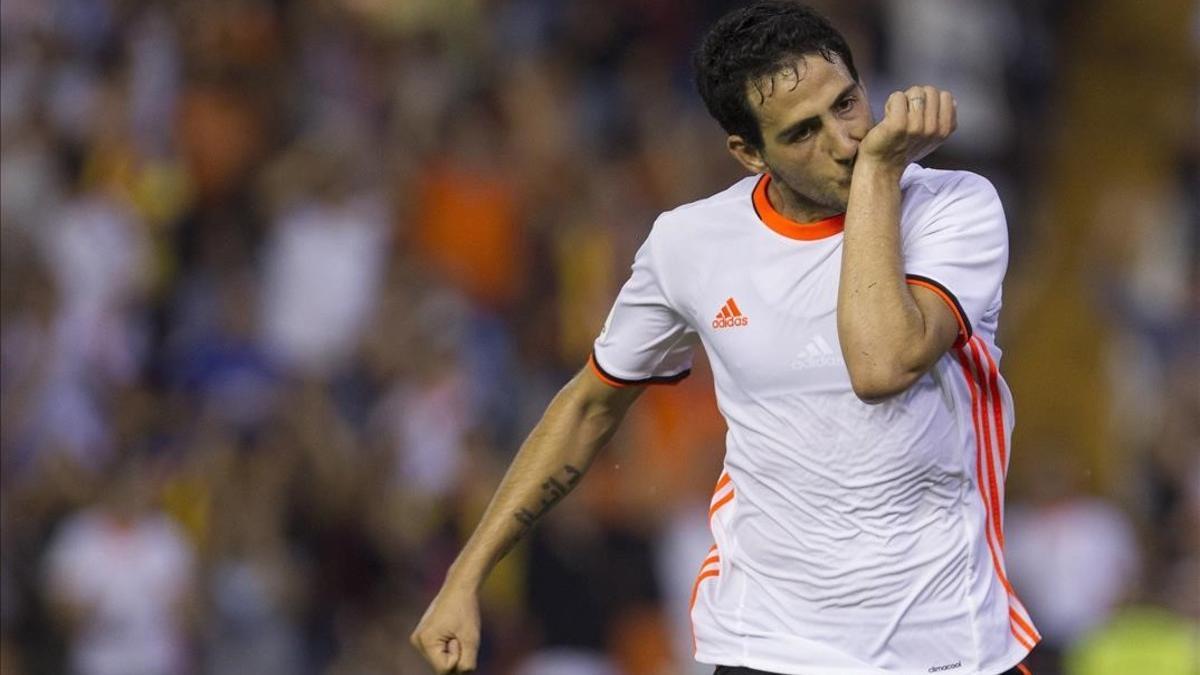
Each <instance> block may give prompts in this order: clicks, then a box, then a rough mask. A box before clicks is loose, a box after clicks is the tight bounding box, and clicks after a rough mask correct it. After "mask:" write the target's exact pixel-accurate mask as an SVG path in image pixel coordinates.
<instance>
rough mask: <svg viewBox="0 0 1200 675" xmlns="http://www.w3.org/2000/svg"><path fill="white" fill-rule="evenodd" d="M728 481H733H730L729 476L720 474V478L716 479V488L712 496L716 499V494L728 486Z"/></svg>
mask: <svg viewBox="0 0 1200 675" xmlns="http://www.w3.org/2000/svg"><path fill="white" fill-rule="evenodd" d="M730 480H733V479H731V478H730V477H729V474H727V473H722V474H721V477H720V478H719V479H717V487H716V488H714V489H713V496H714V497H716V496H717V493H718V492H720V491H721V488H723V487H725V486H726V485H729V481H730Z"/></svg>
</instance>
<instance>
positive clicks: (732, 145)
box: [725, 134, 767, 173]
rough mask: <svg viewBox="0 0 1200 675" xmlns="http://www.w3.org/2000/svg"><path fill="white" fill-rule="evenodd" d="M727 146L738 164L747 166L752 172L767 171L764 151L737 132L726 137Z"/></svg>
mask: <svg viewBox="0 0 1200 675" xmlns="http://www.w3.org/2000/svg"><path fill="white" fill-rule="evenodd" d="M725 147H726V148H728V149H729V154H731V155H733V158H734V159H736V160H737V161H738V164H741V165H742V166H744V167H746V170H747V171H749V172H750V173H766V172H767V163H766V162H765V161H764V160H763V156H762V151H761V150H759V149H758V148H756V147H754V146H753V145H752V144H751V143H750V142H749V141H747V140H746V139H744V138H742V137H741V136H738V135H736V134H735V135H732V136H729V137H728V138H726V139H725Z"/></svg>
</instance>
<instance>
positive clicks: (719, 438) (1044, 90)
mask: <svg viewBox="0 0 1200 675" xmlns="http://www.w3.org/2000/svg"><path fill="white" fill-rule="evenodd" d="M731 4H733V3H729V2H722V1H719V0H706V1H704V2H693V3H676V2H669V1H668V0H636V1H635V0H608V1H603V0H572V1H570V2H559V1H555V0H440V1H439V0H402V1H399V2H396V1H387V0H203V1H201V0H178V1H176V2H159V1H155V0H55V1H53V2H47V1H44V0H5V1H4V3H3V5H0V20H2V25H0V39H2V43H0V57H2V59H0V104H2V109H0V131H2V136H0V170H2V174H0V255H2V262H3V268H2V282H3V286H2V294H0V318H2V320H3V324H2V338H3V344H2V352H0V357H2V360H0V393H2V400H0V415H2V417H0V424H2V426H0V470H2V478H0V487H2V488H3V491H2V497H0V545H2V548H0V592H2V595H0V673H3V675H17V674H31V675H34V674H42V673H66V672H70V673H77V674H79V675H159V674H162V675H165V674H169V673H170V674H174V673H182V674H197V675H199V674H202V673H203V674H212V675H226V674H228V675H234V674H245V673H259V674H272V673H281V674H282V673H300V674H303V673H312V674H314V675H316V674H322V675H324V674H329V675H360V674H361V675H368V674H374V673H404V674H409V673H419V672H424V671H423V670H422V667H421V665H420V664H419V663H418V662H417V661H416V655H415V653H414V652H413V651H412V650H411V649H410V648H409V646H408V644H407V636H408V633H409V632H410V631H411V630H412V628H413V627H414V626H415V625H416V622H417V620H418V619H419V617H420V613H421V612H422V611H423V609H424V607H425V605H426V603H427V602H428V600H429V599H430V597H431V595H432V593H433V592H434V591H435V590H436V588H437V587H438V585H439V584H440V582H441V580H442V575H443V574H444V572H445V569H446V566H447V565H448V564H449V562H450V560H452V559H453V556H454V555H455V553H456V552H457V550H458V548H459V547H460V546H461V544H462V542H463V541H464V538H465V536H466V535H467V534H469V532H470V531H471V529H472V528H473V526H474V524H475V522H476V520H477V518H478V517H479V515H480V513H481V511H482V509H483V507H484V506H485V505H486V503H487V500H488V498H489V497H490V495H491V491H492V490H493V489H494V487H495V485H496V484H497V482H498V481H499V478H500V476H501V474H502V472H503V470H504V468H505V467H506V465H507V462H508V459H509V458H510V457H511V456H512V454H513V453H514V452H515V451H516V448H517V447H518V446H519V444H520V442H521V441H522V440H523V437H524V434H525V433H527V432H528V430H529V429H530V428H531V427H532V425H533V424H534V422H536V420H537V419H538V417H539V415H540V414H541V412H542V410H543V409H544V407H545V405H546V404H547V403H548V401H549V399H550V398H551V397H552V396H553V395H554V393H555V392H556V391H557V389H558V387H560V386H561V385H562V384H563V383H564V382H565V381H566V379H567V378H569V377H570V376H571V374H572V373H574V372H575V371H576V370H578V369H579V368H580V367H581V366H582V365H583V363H584V362H585V359H586V356H587V354H588V351H589V349H590V345H591V341H592V340H593V339H594V337H595V334H596V332H597V330H598V328H599V326H600V324H601V322H602V320H603V318H604V315H605V314H606V312H607V310H608V307H609V304H610V303H611V301H612V298H613V297H614V296H615V293H616V290H617V289H618V288H619V286H620V284H621V283H622V282H623V280H624V278H625V275H626V274H627V271H628V266H629V263H630V261H631V260H632V255H633V252H634V250H635V249H636V247H637V246H638V245H639V244H640V242H641V240H642V238H643V237H644V236H645V233H646V231H647V229H648V227H649V226H650V223H651V222H652V221H653V219H654V217H655V215H656V214H657V213H659V212H660V211H662V210H665V209H667V208H671V207H673V206H675V205H678V204H680V203H683V202H686V201H691V200H694V199H698V198H701V197H703V196H706V195H707V194H710V193H711V192H713V191H715V190H717V189H720V188H722V187H724V186H725V185H727V184H729V183H730V182H732V181H733V180H735V179H737V178H738V177H739V176H740V174H739V169H738V167H737V166H736V164H734V162H733V161H732V160H731V159H729V158H728V156H727V155H726V153H725V150H724V143H723V140H724V139H723V135H722V134H721V132H720V130H719V129H718V128H717V126H716V125H715V123H713V122H712V121H711V120H710V119H709V118H708V116H707V114H706V113H705V111H704V110H703V107H702V105H701V104H700V102H699V99H698V97H697V96H696V95H695V93H694V91H693V87H692V84H691V80H690V65H689V51H690V50H691V48H692V47H693V46H694V45H695V43H696V40H697V37H698V35H699V33H700V32H701V31H702V30H703V29H704V28H705V27H706V26H707V25H708V24H709V23H710V22H711V21H712V20H713V19H715V17H717V16H718V15H719V14H720V13H722V12H723V11H724V10H725V9H727V8H728V7H729V6H730V5H731ZM814 4H816V5H818V6H820V7H822V8H824V9H825V10H827V11H828V12H829V13H830V14H831V16H832V18H833V19H834V21H835V23H836V24H838V25H839V26H840V27H841V28H842V29H843V30H844V31H845V32H846V34H847V37H848V38H849V40H850V42H851V44H852V46H853V47H854V48H855V50H856V60H857V62H858V67H859V70H860V72H862V73H863V75H864V78H865V79H866V81H867V84H868V86H869V87H870V88H871V89H870V91H871V96H872V99H873V100H874V101H875V102H876V106H875V108H876V110H878V109H879V108H880V106H879V102H880V101H882V99H883V98H885V97H886V95H887V93H888V92H889V91H890V90H891V89H893V88H898V87H903V86H906V85H907V84H909V83H911V82H912V81H913V80H915V79H917V78H918V77H923V78H925V79H926V80H928V81H931V82H934V83H936V84H938V85H939V86H944V87H946V88H948V89H950V90H951V91H954V92H955V93H956V94H957V96H958V99H959V101H960V102H961V103H960V108H959V114H960V128H959V131H958V133H957V134H956V135H955V136H954V137H953V139H952V140H951V142H950V143H949V144H948V145H947V146H946V147H945V148H944V149H943V150H941V151H939V153H938V154H937V155H936V156H935V157H934V158H933V159H932V162H933V163H934V164H937V165H941V166H950V167H955V168H958V167H967V168H971V169H973V170H976V171H979V172H981V173H984V174H985V175H987V176H988V177H989V178H991V179H992V180H993V182H994V183H996V185H997V186H998V188H999V189H1000V191H1001V194H1002V195H1003V196H1004V199H1005V203H1006V206H1007V208H1008V211H1009V220H1010V225H1011V228H1012V232H1013V250H1014V258H1013V263H1012V270H1013V272H1012V273H1011V274H1010V280H1012V279H1014V277H1015V279H1016V281H1011V283H1013V284H1019V283H1020V278H1021V270H1022V262H1023V261H1025V260H1030V259H1032V258H1033V254H1032V253H1031V252H1030V251H1029V248H1030V246H1031V244H1030V243H1029V242H1031V241H1035V240H1036V238H1035V236H1034V235H1035V234H1036V233H1034V232H1031V231H1030V230H1031V229H1032V228H1033V226H1032V225H1031V224H1030V223H1036V222H1037V221H1036V219H1034V218H1028V217H1025V216H1027V215H1028V214H1029V213H1031V212H1032V211H1033V210H1034V208H1035V205H1036V203H1037V199H1038V193H1037V190H1036V187H1037V184H1038V181H1039V180H1040V179H1041V178H1042V176H1040V175H1039V174H1038V172H1037V171H1032V170H1030V168H1029V167H1031V166H1036V165H1037V164H1038V162H1039V152H1040V148H1041V147H1043V146H1044V145H1045V144H1046V143H1047V135H1048V134H1051V133H1053V130H1054V129H1055V128H1056V126H1057V125H1056V124H1053V123H1051V122H1052V121H1053V115H1052V110H1051V108H1052V105H1051V103H1052V93H1053V91H1054V88H1055V86H1056V83H1057V82H1059V79H1060V78H1061V75H1062V73H1061V71H1062V68H1061V64H1062V63H1063V61H1064V58H1065V55H1064V54H1063V53H1062V47H1061V44H1062V39H1063V35H1065V34H1066V33H1068V32H1069V30H1070V26H1071V25H1072V21H1073V20H1074V18H1075V12H1077V10H1072V9H1071V7H1072V3H1068V2H1059V1H1056V0H1013V1H1012V2H1006V3H1000V2H986V1H983V0H978V1H970V2H968V1H952V0H920V1H916V0H904V1H902V0H864V1H863V2H857V3H837V2H824V3H822V2H817V3H814ZM1196 20H1197V21H1200V14H1198V15H1197V19H1196ZM1197 26H1200V24H1197ZM1196 32H1197V33H1198V34H1200V28H1197V31H1196ZM1192 103H1193V104H1194V101H1193V102H1192ZM1195 152H1196V147H1195V146H1194V145H1193V146H1192V147H1190V148H1187V147H1184V148H1181V150H1180V157H1179V161H1178V171H1177V172H1176V173H1174V174H1172V175H1171V178H1170V181H1168V182H1167V183H1165V184H1164V185H1159V186H1156V189H1158V192H1157V193H1156V194H1159V195H1160V196H1161V195H1165V196H1162V197H1161V199H1159V200H1158V201H1157V202H1155V203H1158V204H1167V205H1169V206H1170V207H1171V208H1166V209H1160V210H1159V211H1156V212H1155V213H1154V218H1155V219H1156V221H1155V222H1156V226H1155V228H1154V229H1153V230H1151V235H1152V236H1147V238H1146V239H1145V242H1146V243H1145V245H1144V246H1143V247H1142V248H1140V249H1137V250H1134V251H1133V252H1131V254H1130V259H1131V262H1129V264H1128V267H1126V273H1125V274H1122V275H1110V276H1104V277H1101V275H1097V280H1096V283H1097V299H1096V302H1097V303H1098V304H1099V305H1103V306H1104V307H1106V308H1107V311H1109V312H1111V317H1112V318H1111V320H1112V321H1113V322H1114V323H1116V324H1117V325H1119V326H1121V327H1122V328H1121V330H1120V332H1119V337H1120V340H1118V341H1117V344H1119V345H1120V346H1121V351H1120V358H1121V359H1122V360H1121V363H1122V364H1123V367H1125V368H1129V369H1132V373H1133V374H1132V375H1131V376H1130V377H1128V378H1121V383H1120V387H1122V388H1121V389H1120V392H1123V395H1124V396H1125V399H1123V403H1128V404H1129V405H1130V406H1134V407H1135V410H1134V413H1136V414H1132V417H1133V418H1135V419H1134V422H1133V423H1131V428H1133V429H1134V431H1131V432H1130V433H1129V436H1130V438H1131V440H1130V442H1131V443H1136V444H1137V447H1138V450H1137V453H1135V457H1136V458H1137V461H1136V462H1135V463H1134V464H1133V465H1132V466H1133V469H1134V470H1132V471H1131V472H1129V474H1128V475H1126V476H1124V477H1123V484H1124V488H1125V489H1124V490H1116V491H1108V492H1105V491H1104V490H1096V489H1094V488H1095V486H1094V485H1091V486H1089V485H1088V482H1087V481H1086V480H1082V479H1081V476H1084V475H1085V474H1086V472H1087V468H1086V467H1085V466H1083V465H1081V464H1080V460H1079V459H1078V458H1079V457H1081V456H1086V453H1080V452H1071V451H1070V449H1069V448H1064V447H1063V446H1064V445H1067V444H1066V443H1059V442H1057V439H1054V438H1050V437H1046V438H1041V439H1038V442H1037V443H1035V444H1029V445H1027V447H1025V448H1018V449H1017V450H1016V452H1015V455H1016V457H1015V458H1014V465H1015V464H1019V463H1020V462H1022V461H1034V460H1033V459H1030V458H1036V461H1037V462H1038V464H1039V466H1041V467H1045V469H1046V470H1045V471H1044V472H1043V473H1040V474H1039V476H1040V478H1041V479H1040V480H1026V481H1025V482H1024V484H1021V483H1020V482H1018V484H1016V485H1013V486H1012V487H1011V490H1012V494H1013V497H1012V499H1011V500H1010V504H1011V505H1012V506H1011V508H1010V518H1009V521H1008V530H1009V532H1010V534H1009V551H1010V553H1009V554H1010V561H1009V565H1010V571H1011V576H1012V577H1013V578H1014V579H1015V581H1016V583H1017V585H1018V586H1019V588H1018V590H1019V591H1020V592H1022V596H1023V597H1024V598H1025V599H1026V604H1027V605H1028V606H1029V608H1030V610H1031V612H1032V613H1033V616H1034V617H1035V620H1037V622H1038V625H1039V627H1040V628H1041V629H1042V632H1043V634H1044V635H1045V636H1046V644H1045V645H1044V646H1043V648H1040V649H1039V651H1040V652H1041V655H1040V657H1039V658H1041V659H1042V663H1043V664H1044V668H1043V669H1042V670H1037V669H1035V672H1039V675H1053V674H1054V673H1057V672H1065V673H1071V674H1073V675H1080V674H1085V673H1086V674H1090V673H1097V674H1098V675H1106V674H1107V673H1115V672H1157V673H1163V674H1168V673H1175V672H1188V671H1183V670H1170V668H1174V667H1177V666H1178V664H1181V663H1182V664H1184V665H1183V667H1184V668H1187V667H1189V665H1188V664H1192V665H1195V663H1197V662H1196V661H1189V659H1193V658H1196V657H1197V652H1196V649H1197V642H1196V640H1197V638H1196V630H1197V628H1196V627H1197V623H1196V622H1197V621H1200V583H1198V580H1200V574H1195V573H1194V572H1195V571H1196V570H1198V569H1200V460H1198V459H1197V458H1198V457H1200V429H1198V427H1197V420H1198V419H1200V414H1198V413H1200V387H1198V386H1197V383H1198V382H1200V369H1198V366H1197V363H1198V361H1200V358H1198V353H1197V352H1198V349H1197V345H1196V343H1195V342H1194V340H1195V335H1196V329H1197V328H1198V327H1200V326H1198V319H1197V316H1198V314H1200V302H1198V301H1197V299H1196V296H1197V293H1196V290H1197V288H1198V283H1197V274H1196V267H1197V260H1198V256H1197V242H1198V239H1197V236H1196V231H1195V223H1196V222H1197V217H1198V215H1200V214H1198V212H1197V206H1196V202H1195V196H1196V192H1197V191H1196V190H1195V182H1194V181H1195V180H1196V179H1197V175H1196V163H1195V160H1196V156H1195ZM1189 195H1190V197H1191V199H1190V201H1189ZM1117 197H1118V198H1121V199H1123V200H1124V201H1125V202H1129V201H1134V202H1135V203H1136V202H1137V200H1138V199H1139V198H1140V197H1139V195H1136V194H1133V195H1118V196H1117ZM1129 208H1130V209H1131V210H1132V208H1133V207H1129ZM1172 209H1173V210H1172ZM1164 211H1165V215H1164ZM1121 212H1122V213H1128V212H1125V211H1121ZM1084 254H1085V255H1086V254H1087V252H1084ZM1104 284H1108V285H1109V286H1104ZM1102 286H1103V287H1102ZM1008 320H1009V321H1010V322H1011V324H1012V325H1010V326H1006V328H1007V329H1008V330H1022V329H1026V330H1028V329H1029V327H1028V326H1024V327H1022V325H1021V323H1020V313H1019V312H1014V313H1013V316H1011V318H1009V319H1008ZM1189 336H1190V339H1188V337H1189ZM1001 342H1002V344H1003V339H1002V340H1001ZM1114 358H1117V357H1114ZM698 361H699V363H698V367H697V369H696V372H695V374H694V375H693V376H692V377H691V378H690V379H689V380H688V381H686V382H684V383H683V384H681V385H679V386H677V387H670V388H656V389H655V390H654V391H653V392H651V393H649V394H648V395H647V396H645V397H643V399H642V401H641V402H640V403H639V404H638V406H637V407H636V408H635V410H634V412H633V413H632V414H631V416H630V418H629V419H628V420H627V422H626V424H625V426H624V427H623V429H622V431H621V432H620V434H619V435H618V436H617V437H616V438H615V439H614V441H613V442H612V444H611V445H610V447H609V449H608V450H606V451H605V454H604V455H603V457H602V458H601V460H600V461H598V462H597V464H596V465H595V466H594V467H593V469H592V471H591V473H589V475H588V477H587V479H586V480H585V481H584V482H583V484H582V486H581V487H580V489H579V490H578V491H577V493H576V494H575V495H573V496H572V497H571V498H570V499H568V500H566V501H564V502H563V504H561V505H560V506H559V507H558V508H557V509H556V510H555V512H554V513H552V514H551V515H550V516H548V517H547V519H546V521H545V522H544V523H543V524H542V525H541V526H539V527H538V528H537V529H536V530H535V531H534V532H533V533H532V534H531V535H530V538H529V541H528V542H526V543H525V544H523V545H522V546H520V547H519V548H517V549H516V550H515V551H514V552H513V553H512V554H511V555H510V556H509V557H508V558H507V559H506V560H505V561H504V562H503V563H502V564H501V565H500V567H499V568H497V570H496V572H495V573H494V574H493V576H492V578H491V580H490V581H489V583H488V585H487V586H486V587H485V588H484V591H483V599H484V606H483V612H484V642H483V648H482V649H483V651H482V654H481V671H480V672H482V673H488V674H493V673H494V674H507V673H512V674H514V675H543V674H544V675H588V674H592V673H595V674H597V675H601V674H602V675H617V674H628V675H666V674H671V673H703V672H706V671H705V670H704V669H703V668H698V667H696V666H694V665H693V664H691V637H690V628H689V625H688V620H687V602H688V594H689V593H690V590H691V589H690V582H691V579H692V575H693V574H694V570H695V567H696V565H697V564H698V563H699V561H700V560H701V559H702V557H703V554H704V552H705V551H706V550H707V547H708V543H709V534H708V532H707V525H706V522H705V515H704V514H705V513H706V508H707V503H708V495H709V491H710V490H711V485H712V482H713V481H714V480H715V479H716V477H717V475H718V473H719V466H720V462H721V454H722V447H723V446H722V444H723V434H724V425H723V423H722V421H721V419H720V418H719V416H718V414H717V411H716V408H715V404H714V402H713V400H712V393H711V384H710V379H709V375H708V373H707V371H706V369H705V366H704V364H703V359H702V358H699V359H698ZM1017 393H1018V397H1019V396H1020V392H1019V391H1018V392H1017ZM1137 406H1141V407H1140V408H1137ZM1122 409H1123V410H1128V408H1127V407H1125V406H1122ZM1139 411H1140V412H1139ZM1147 415H1149V416H1150V417H1149V418H1147V417H1146V416H1147ZM1189 570H1190V571H1189ZM1147 636H1149V637H1147ZM1138 649H1142V650H1143V651H1144V652H1145V653H1140V652H1138V651H1137V650H1138ZM1131 658H1132V659H1145V658H1157V659H1163V661H1162V664H1165V665H1162V669H1152V670H1128V669H1126V670H1112V669H1109V670H1104V668H1113V667H1115V666H1113V665H1112V664H1121V663H1126V664H1127V663H1137V662H1139V661H1128V659H1131ZM1121 659H1126V660H1125V661H1121ZM1105 664H1108V665H1105ZM1192 672H1194V671H1192Z"/></svg>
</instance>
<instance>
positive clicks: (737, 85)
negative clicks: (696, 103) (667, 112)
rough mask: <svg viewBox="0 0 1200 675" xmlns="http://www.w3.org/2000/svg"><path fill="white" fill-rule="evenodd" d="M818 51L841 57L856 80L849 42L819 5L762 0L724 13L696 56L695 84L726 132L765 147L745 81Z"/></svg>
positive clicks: (756, 79)
mask: <svg viewBox="0 0 1200 675" xmlns="http://www.w3.org/2000/svg"><path fill="white" fill-rule="evenodd" d="M814 52H815V53H817V54H820V55H821V56H823V57H824V58H825V59H826V60H827V61H830V62H832V61H833V60H834V57H837V58H840V59H841V61H842V63H844V64H846V68H847V69H848V70H849V71H850V75H851V76H852V77H853V78H854V80H855V81H856V82H857V81H858V71H857V70H855V68H854V58H853V57H852V56H851V55H850V46H849V45H847V44H846V39H845V38H843V37H842V34H841V33H839V32H838V31H837V29H836V28H834V27H833V24H831V23H829V20H828V19H826V18H825V17H824V16H821V15H820V14H818V13H817V12H816V10H814V9H812V8H811V7H807V6H805V5H802V4H800V3H798V2H789V1H788V0H758V1H757V2H754V3H751V4H749V5H747V6H745V7H742V8H740V9H736V10H734V11H732V12H729V13H728V14H726V15H725V16H723V17H721V18H720V19H719V20H718V21H717V22H716V23H715V24H713V27H712V28H710V29H709V31H708V33H707V34H706V35H705V36H704V39H703V40H702V41H701V43H700V47H699V48H698V49H697V50H696V53H695V56H694V65H695V69H696V86H697V88H699V90H700V96H701V98H703V99H704V104H705V105H706V106H708V112H709V113H710V114H711V115H712V116H713V117H714V118H716V120H717V122H718V123H720V125H721V128H722V129H724V130H725V132H726V133H727V134H730V135H731V136H732V135H736V136H741V137H742V138H743V139H745V140H746V141H747V142H748V143H750V144H751V145H753V146H754V147H756V148H759V149H761V148H762V144H763V137H762V129H760V128H759V126H758V119H757V118H756V117H755V116H754V111H753V110H752V109H751V108H750V101H749V98H748V97H747V96H746V85H747V84H748V83H751V82H757V81H758V80H760V79H761V78H763V77H766V76H767V75H769V74H770V73H772V72H774V71H776V70H778V69H780V68H784V67H786V66H787V65H788V63H789V61H791V60H793V59H795V58H797V57H799V56H801V55H804V54H811V53H814Z"/></svg>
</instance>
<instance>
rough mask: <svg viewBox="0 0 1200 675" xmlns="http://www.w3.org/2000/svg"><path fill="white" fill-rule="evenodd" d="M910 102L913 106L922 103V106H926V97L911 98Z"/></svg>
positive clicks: (909, 98)
mask: <svg viewBox="0 0 1200 675" xmlns="http://www.w3.org/2000/svg"><path fill="white" fill-rule="evenodd" d="M908 102H909V103H910V104H911V105H916V104H918V103H920V104H921V105H925V97H924V96H909V97H908Z"/></svg>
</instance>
